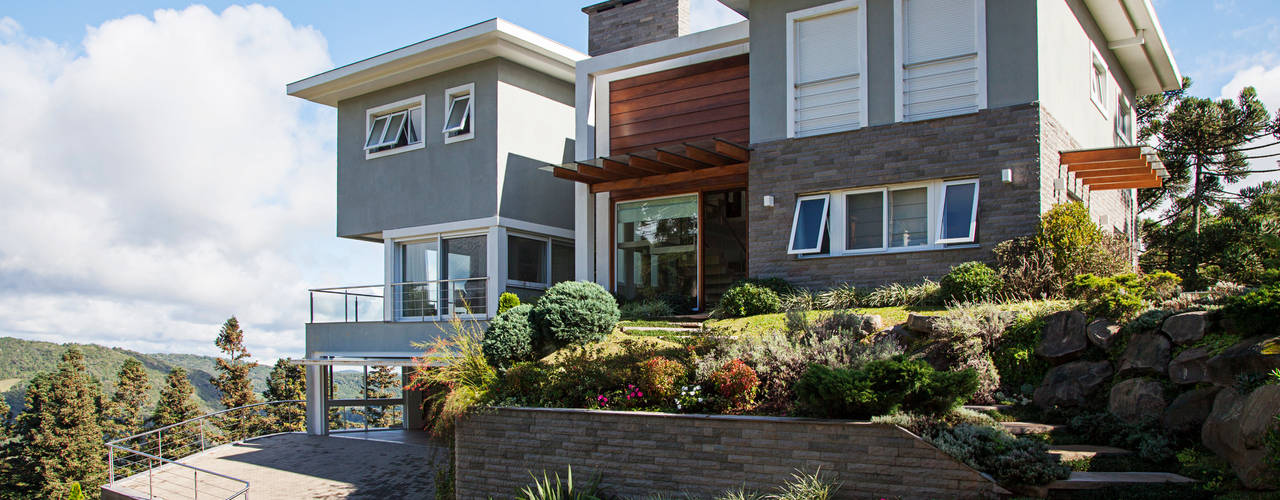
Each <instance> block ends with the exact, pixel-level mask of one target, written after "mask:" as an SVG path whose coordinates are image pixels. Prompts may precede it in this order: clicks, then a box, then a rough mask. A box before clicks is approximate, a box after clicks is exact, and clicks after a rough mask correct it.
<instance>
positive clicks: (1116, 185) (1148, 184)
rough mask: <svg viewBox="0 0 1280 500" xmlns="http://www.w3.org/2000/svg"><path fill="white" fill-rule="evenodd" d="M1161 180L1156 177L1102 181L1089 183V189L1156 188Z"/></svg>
mask: <svg viewBox="0 0 1280 500" xmlns="http://www.w3.org/2000/svg"><path fill="white" fill-rule="evenodd" d="M1163 185H1164V184H1163V181H1161V180H1160V178H1159V177H1157V178H1156V179H1155V180H1146V181H1128V182H1104V183H1101V184H1090V185H1089V190H1090V191H1106V190H1109V189H1143V188H1158V187H1160V186H1163Z"/></svg>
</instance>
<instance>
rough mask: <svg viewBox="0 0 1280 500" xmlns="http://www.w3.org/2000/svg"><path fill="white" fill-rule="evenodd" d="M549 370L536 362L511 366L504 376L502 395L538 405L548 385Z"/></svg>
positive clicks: (525, 362)
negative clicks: (539, 398)
mask: <svg viewBox="0 0 1280 500" xmlns="http://www.w3.org/2000/svg"><path fill="white" fill-rule="evenodd" d="M547 375H548V374H547V369H546V368H545V367H543V366H542V365H541V364H538V363H536V362H530V361H524V362H520V363H516V364H514V365H511V367H510V368H507V371H506V373H503V375H502V395H503V396H505V397H507V398H512V399H515V400H518V401H521V402H529V403H536V402H537V398H538V396H540V395H541V394H542V392H543V388H544V387H545V386H546V384H547Z"/></svg>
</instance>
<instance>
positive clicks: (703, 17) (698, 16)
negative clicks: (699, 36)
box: [689, 0, 744, 33]
mask: <svg viewBox="0 0 1280 500" xmlns="http://www.w3.org/2000/svg"><path fill="white" fill-rule="evenodd" d="M743 19H744V18H743V17H742V16H741V15H739V14H738V13H737V12H734V11H733V9H730V8H728V7H725V6H724V4H722V3H720V2H719V1H717V0H691V1H690V4H689V31H691V32H695V33H696V32H699V31H705V30H709V29H711V28H719V27H721V26H724V25H726V24H733V23H736V22H739V21H742V20H743Z"/></svg>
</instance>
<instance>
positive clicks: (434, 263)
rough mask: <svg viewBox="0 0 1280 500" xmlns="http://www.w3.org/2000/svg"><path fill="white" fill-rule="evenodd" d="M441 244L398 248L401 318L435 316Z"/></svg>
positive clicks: (434, 242) (438, 287) (421, 244)
mask: <svg viewBox="0 0 1280 500" xmlns="http://www.w3.org/2000/svg"><path fill="white" fill-rule="evenodd" d="M439 250H440V243H439V242H438V241H436V240H430V241H423V242H417V243H408V244H404V245H400V282H401V283H403V284H402V285H400V287H399V290H398V299H399V302H400V304H399V310H400V316H401V317H408V318H418V317H426V316H436V315H437V314H438V313H437V310H438V309H437V301H438V300H439V297H440V292H439V290H440V284H439V283H437V282H436V280H439V279H440V264H439V262H440V257H439V255H440V251H439Z"/></svg>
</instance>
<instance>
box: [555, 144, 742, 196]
mask: <svg viewBox="0 0 1280 500" xmlns="http://www.w3.org/2000/svg"><path fill="white" fill-rule="evenodd" d="M750 151H751V150H750V149H749V148H747V147H746V146H743V145H740V144H737V143H734V142H731V141H727V140H723V139H718V138H717V139H706V140H701V141H690V142H684V143H677V144H670V145H666V146H661V147H657V148H653V149H648V150H644V151H634V152H631V153H627V154H621V155H613V156H607V157H600V158H594V159H590V160H581V161H575V162H570V163H565V164H563V165H549V166H548V167H544V168H543V169H544V170H545V169H547V168H550V170H551V172H552V174H553V175H555V176H556V177H559V178H561V179H568V180H571V181H574V182H581V183H584V184H590V185H591V191H592V192H603V191H612V190H616V189H636V188H642V187H650V186H662V185H668V184H677V183H681V182H703V181H706V180H707V179H712V178H724V179H727V180H731V181H732V180H734V179H733V177H734V176H738V175H741V176H742V181H743V184H745V180H746V172H747V164H748V163H749V162H750V160H751V152H750ZM678 174H683V175H678Z"/></svg>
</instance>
